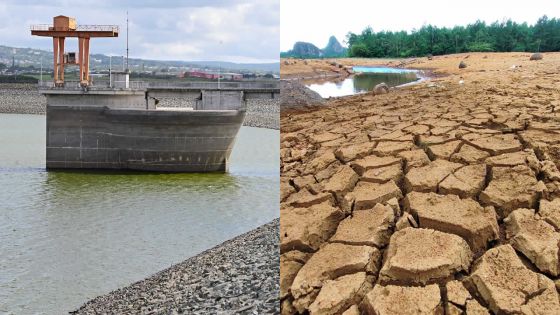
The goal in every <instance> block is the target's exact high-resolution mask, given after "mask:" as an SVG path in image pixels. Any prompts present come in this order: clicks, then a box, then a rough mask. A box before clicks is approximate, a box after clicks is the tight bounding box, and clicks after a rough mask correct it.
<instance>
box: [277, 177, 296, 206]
mask: <svg viewBox="0 0 560 315" xmlns="http://www.w3.org/2000/svg"><path fill="white" fill-rule="evenodd" d="M295 192H296V189H295V188H294V187H293V186H292V185H290V182H289V181H288V180H283V179H282V180H280V202H282V201H284V200H285V199H286V198H288V196H290V195H291V194H293V193H295Z"/></svg>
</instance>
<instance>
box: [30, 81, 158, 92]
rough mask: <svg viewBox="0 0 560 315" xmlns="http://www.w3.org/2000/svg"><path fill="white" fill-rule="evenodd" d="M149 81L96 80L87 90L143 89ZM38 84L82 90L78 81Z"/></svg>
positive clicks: (44, 87)
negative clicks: (111, 82)
mask: <svg viewBox="0 0 560 315" xmlns="http://www.w3.org/2000/svg"><path fill="white" fill-rule="evenodd" d="M148 83H149V82H144V81H128V87H126V81H113V84H110V83H109V81H98V82H92V83H91V84H90V85H88V89H89V90H111V89H131V90H145V89H147V88H148V85H149V84H148ZM38 86H39V88H40V89H54V90H82V89H83V87H82V86H81V84H80V81H73V80H66V81H64V86H55V84H54V82H53V81H39V83H38Z"/></svg>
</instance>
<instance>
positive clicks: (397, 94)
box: [280, 53, 560, 315]
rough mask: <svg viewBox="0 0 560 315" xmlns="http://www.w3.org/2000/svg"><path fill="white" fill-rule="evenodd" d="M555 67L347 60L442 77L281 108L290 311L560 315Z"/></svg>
mask: <svg viewBox="0 0 560 315" xmlns="http://www.w3.org/2000/svg"><path fill="white" fill-rule="evenodd" d="M543 55H544V59H543V60H540V61H529V56H530V54H528V53H495V54H491V53H488V54H487V53H471V54H458V55H448V56H437V57H434V58H433V60H427V58H418V59H409V60H364V59H339V60H334V62H336V64H340V65H342V68H346V67H347V66H351V65H384V66H398V67H406V68H415V69H425V70H430V71H432V73H434V74H435V76H436V77H435V78H433V79H431V80H428V81H425V82H422V83H419V84H415V85H411V86H408V87H404V88H401V89H396V90H393V91H390V92H389V93H388V94H383V95H373V94H371V93H370V94H361V95H355V96H350V97H342V98H333V99H330V100H327V101H326V103H325V104H323V105H322V106H320V107H316V108H315V109H313V110H309V109H305V110H297V109H296V110H291V111H284V110H283V111H282V115H281V210H280V213H281V216H280V242H281V245H280V251H281V256H280V297H281V303H282V304H281V307H282V313H283V314H295V313H306V312H310V313H311V314H342V313H344V314H346V315H348V314H360V313H365V314H410V313H413V312H414V313H415V314H417V313H422V314H443V313H444V312H445V314H465V313H466V314H471V313H472V314H558V313H560V301H559V295H558V291H557V285H560V259H559V250H558V248H559V242H560V171H559V170H558V168H559V167H560V77H559V73H560V53H545V54H543ZM461 60H463V61H464V62H466V64H467V68H465V69H459V68H458V64H459V62H460V61H461ZM294 61H295V64H294V63H293V62H294ZM332 62H333V61H332V60H309V61H305V62H304V61H301V60H289V62H288V64H286V62H284V60H283V61H282V63H281V73H282V74H283V75H289V76H290V77H292V78H297V77H309V76H310V74H313V73H315V74H333V73H337V71H338V70H336V69H342V68H341V67H340V66H336V69H335V66H332V65H331V63H332ZM342 75H343V74H342ZM283 105H284V104H283Z"/></svg>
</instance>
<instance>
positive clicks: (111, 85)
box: [109, 55, 113, 88]
mask: <svg viewBox="0 0 560 315" xmlns="http://www.w3.org/2000/svg"><path fill="white" fill-rule="evenodd" d="M112 57H113V55H109V87H110V88H112V87H113V77H112V74H111V65H112V60H111V59H112Z"/></svg>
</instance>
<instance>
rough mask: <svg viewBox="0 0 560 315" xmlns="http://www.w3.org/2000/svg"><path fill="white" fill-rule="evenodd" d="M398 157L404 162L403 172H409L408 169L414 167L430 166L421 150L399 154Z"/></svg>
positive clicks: (426, 156) (428, 160)
mask: <svg viewBox="0 0 560 315" xmlns="http://www.w3.org/2000/svg"><path fill="white" fill-rule="evenodd" d="M398 156H399V157H402V158H403V160H404V161H405V168H404V171H405V172H408V171H410V169H412V168H414V167H422V166H425V165H428V164H430V159H429V158H428V155H426V152H424V150H422V149H416V150H410V151H403V152H399V154H398Z"/></svg>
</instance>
